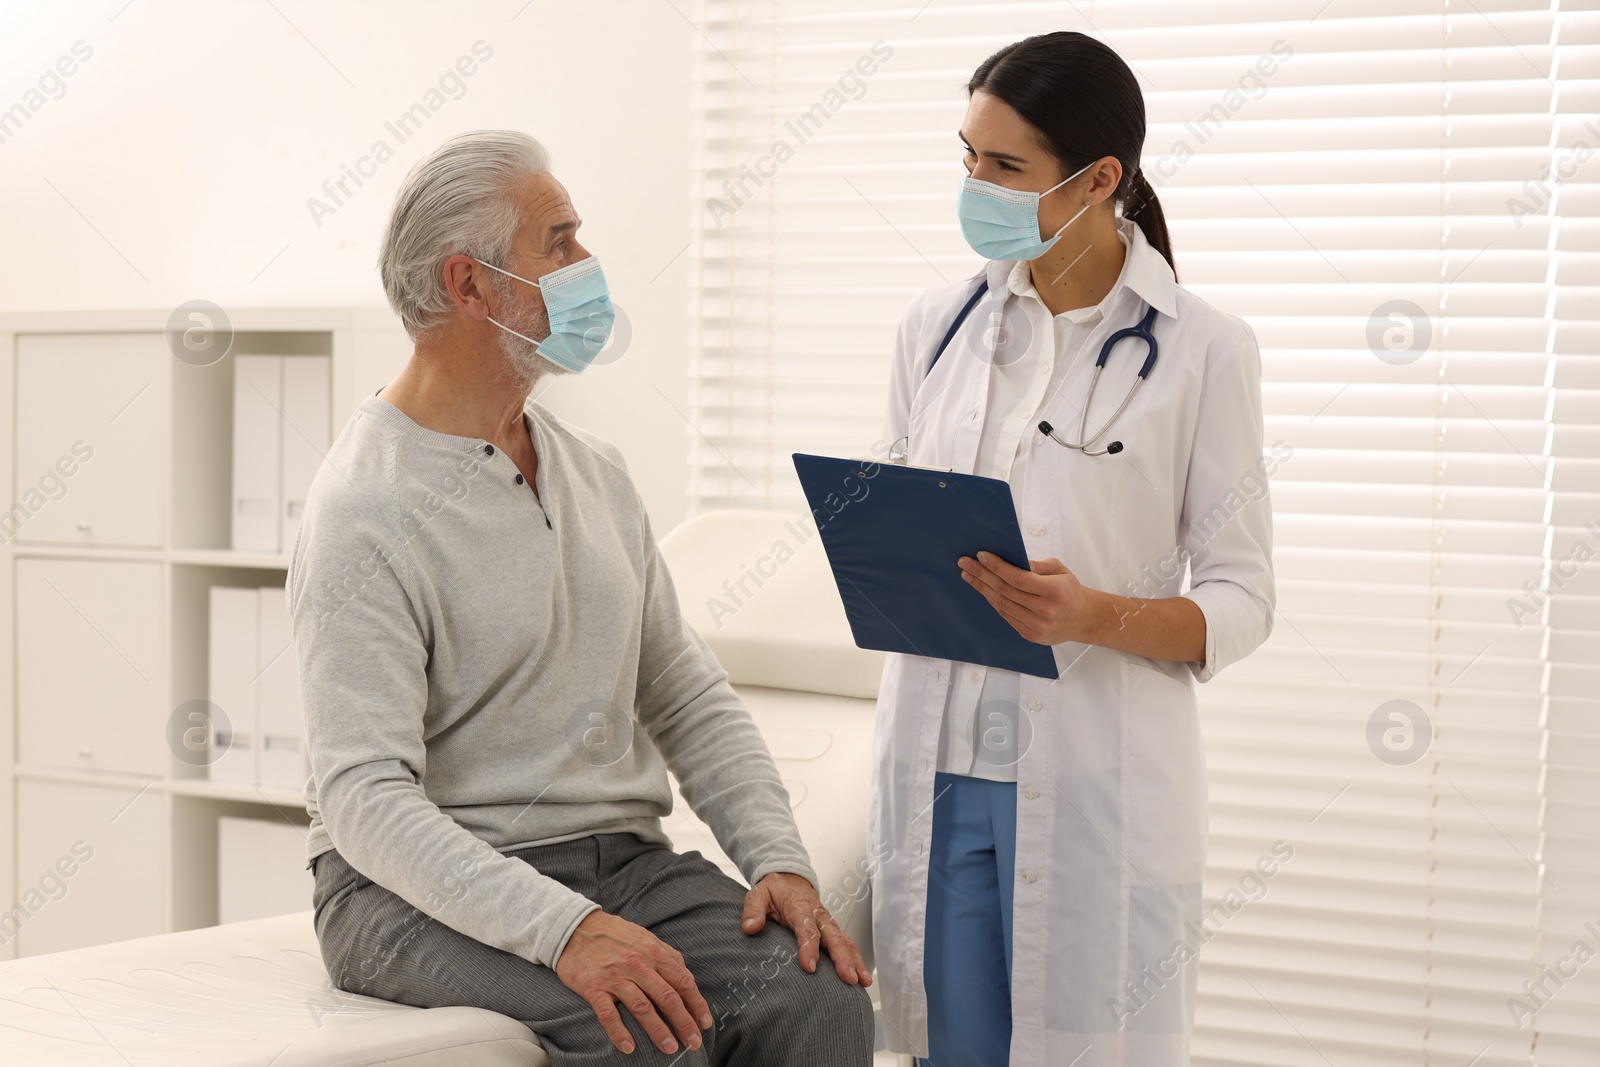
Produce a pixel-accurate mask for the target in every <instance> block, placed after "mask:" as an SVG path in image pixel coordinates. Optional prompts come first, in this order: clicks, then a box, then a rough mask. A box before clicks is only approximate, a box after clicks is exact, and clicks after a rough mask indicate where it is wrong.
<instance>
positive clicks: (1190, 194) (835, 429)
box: [690, 0, 1600, 1067]
mask: <svg viewBox="0 0 1600 1067" xmlns="http://www.w3.org/2000/svg"><path fill="white" fill-rule="evenodd" d="M1597 7H1600V4H1597V2H1596V0H1578V2H1574V0H1449V2H1445V0H1381V2H1380V0H1333V2H1332V3H1328V2H1327V0H1307V2H1299V0H1240V2H1228V0H1217V2H1213V3H1206V4H1198V3H1193V2H1190V0H1166V2H1158V0H1123V2H1100V3H1088V2H1079V3H1076V4H1065V3H970V2H969V3H956V2H953V0H934V2H932V3H928V4H924V3H923V2H922V0H911V2H909V3H907V4H904V5H900V6H890V5H888V4H884V3H881V2H880V3H864V2H861V0H857V2H855V3H850V2H848V0H703V2H702V4H701V5H700V8H699V11H698V19H697V22H698V25H699V27H700V29H701V31H702V32H703V34H704V39H705V42H706V43H705V47H704V49H703V54H702V61H701V73H700V78H699V87H698V99H697V103H696V108H697V117H698V120H699V131H700V133H699V136H700V144H699V152H700V155H699V182H700V188H699V190H698V194H697V195H698V199H697V202H696V204H695V213H696V214H695V218H696V221H697V225H698V228H699V234H698V238H697V241H696V246H695V270H696V272H697V273H696V290H695V291H696V307H695V309H694V329H695V331H696V347H695V352H696V358H697V364H696V369H695V374H696V377H695V381H694V383H693V389H694V395H693V401H694V404H693V410H692V413H691V415H692V421H693V428H692V431H691V432H692V435H693V436H692V437H691V440H690V447H691V456H692V472H693V473H692V483H691V486H690V489H691V494H692V498H693V506H694V507H696V508H712V507H723V506H757V507H773V508H781V509H793V510H796V511H798V510H800V508H801V507H802V502H801V497H800V495H799V492H798V488H797V486H796V485H795V483H794V478H793V473H792V468H791V466H790V462H789V458H788V457H789V453H790V452H792V451H795V450H805V451H813V452H828V453H835V454H851V453H860V452H862V451H864V450H866V449H867V448H869V447H871V445H872V443H873V441H874V439H875V437H876V436H877V433H878V429H879V425H880V423H881V420H882V415H883V404H884V400H885V396H886V381H887V375H888V358H889V353H890V352H891V350H892V345H893V338H894V328H895V325H896V323H897V322H898V319H899V315H900V313H901V311H902V310H903V309H904V307H905V305H906V303H907V302H908V301H909V299H910V298H911V297H912V295H913V294H914V293H915V292H916V291H917V290H919V289H921V288H923V287H925V286H927V285H930V284H936V283H938V282H939V281H941V280H946V279H955V278H959V277H964V276H969V275H971V274H972V273H973V272H974V271H975V270H976V269H977V268H978V266H979V260H978V259H977V258H976V257H975V256H974V255H973V254H972V253H971V252H970V250H968V249H967V248H966V246H965V244H964V242H963V241H962V239H961V237H960V233H959V230H958V229H957V227H956V224H955V219H954V192H955V187H956V184H957V182H958V179H959V176H960V175H961V174H962V170H961V166H960V157H959V151H958V147H957V146H958V141H957V139H956V137H955V132H954V131H955V130H956V128H957V126H958V125H959V123H960V120H961V115H962V113H963V111H964V106H965V99H964V93H963V92H962V91H961V86H962V85H963V84H964V83H965V80H966V78H967V77H968V76H970V74H971V72H972V70H973V68H974V67H975V66H976V65H977V63H978V62H980V61H981V60H982V59H983V58H984V57H985V56H987V55H988V54H989V53H990V52H992V51H993V50H994V49H996V48H998V47H1000V46H1001V45H1003V44H1005V43H1007V42H1009V41H1012V40H1016V39H1017V38H1019V37H1022V36H1026V35H1028V34H1032V33H1040V32H1046V31H1049V30H1056V29H1076V30H1082V31H1084V32H1088V33H1092V34H1095V35H1097V36H1100V37H1102V38H1103V39H1105V40H1106V41H1107V42H1108V43H1110V44H1111V45H1112V46H1113V47H1115V48H1116V49H1117V50H1118V51H1119V52H1120V53H1121V54H1122V55H1123V56H1124V57H1125V58H1126V59H1127V60H1128V61H1129V63H1130V65H1131V66H1132V67H1133V68H1134V70H1135V72H1136V74H1137V75H1138V76H1139V79H1140V82H1141V84H1142V85H1143V87H1144V91H1145V96H1146V103H1147V107H1148V110H1149V117H1150V129H1149V136H1148V138H1147V141H1146V154H1145V158H1144V168H1145V170H1146V172H1147V173H1149V174H1150V175H1152V178H1153V180H1154V181H1155V182H1156V183H1157V184H1158V186H1159V191H1160V196H1161V200H1162V203H1163V206H1164V207H1165V209H1166V212H1167V216H1168V220H1169V225H1170V226H1171V229H1172V234H1173V244H1174V248H1175V250H1176V253H1175V254H1176V256H1177V259H1178V267H1179V272H1180V279H1181V280H1182V281H1183V282H1184V284H1186V285H1187V286H1188V287H1190V288H1191V289H1193V290H1194V291H1196V292H1197V293H1199V294H1200V295H1201V296H1203V297H1205V298H1206V299H1208V300H1210V301H1212V302H1214V303H1216V304H1218V305H1219V306H1221V307H1223V308H1224V309H1226V310H1229V311H1232V312H1234V313H1236V314H1240V315H1243V316H1244V317H1246V318H1247V319H1248V320H1249V321H1250V322H1251V324H1252V325H1253V326H1254V328H1255V330H1256V333H1257V335H1258V337H1259V338H1260V340H1261V344H1262V348H1263V362H1264V382H1263V393H1264V398H1265V403H1266V412H1267V441H1268V443H1269V444H1271V443H1273V442H1276V441H1282V442H1284V444H1285V445H1286V446H1287V447H1288V448H1289V449H1291V450H1292V452H1291V454H1290V455H1289V456H1288V458H1286V459H1283V460H1281V461H1279V464H1278V473H1277V476H1276V477H1275V479H1274V481H1273V492H1274V502H1275V509H1276V542H1277V552H1276V565H1277V570H1278V576H1279V607H1280V615H1279V617H1278V620H1277V627H1276V630H1275V632H1274V635H1273V637H1272V639H1271V640H1270V641H1269V642H1268V643H1267V644H1266V645H1265V646H1264V647H1263V648H1262V649H1261V650H1260V651H1259V652H1258V653H1257V654H1256V655H1255V656H1253V657H1252V658H1250V659H1249V660H1247V661H1246V662H1244V663H1242V664H1239V665H1237V666H1235V667H1233V668H1230V669H1229V670H1228V671H1227V672H1225V673H1224V674H1223V675H1222V676H1220V677H1219V678H1218V679H1217V680H1216V681H1214V682H1213V683H1211V684H1210V685H1208V686H1206V687H1205V688H1204V689H1203V690H1202V705H1203V709H1204V714H1205V718H1206V733H1207V745H1208V751H1207V759H1208V762H1209V765H1210V768H1211V782H1212V788H1211V797H1212V803H1211V824H1212V844H1211V863H1210V869H1209V871H1208V876H1207V879H1208V880H1207V904H1208V905H1210V904H1212V903H1215V902H1217V901H1219V900H1224V899H1227V897H1226V894H1227V891H1228V890H1229V889H1230V888H1232V889H1237V888H1238V887H1240V885H1241V878H1246V882H1245V883H1244V884H1245V886H1246V888H1247V889H1249V890H1251V892H1247V893H1245V894H1244V899H1245V901H1246V903H1245V904H1244V905H1243V906H1242V907H1240V908H1239V909H1238V910H1237V911H1236V912H1229V913H1227V914H1228V917H1227V919H1226V922H1225V923H1224V924H1222V926H1221V930H1220V933H1218V934H1216V936H1215V937H1213V938H1212V939H1211V940H1210V941H1209V943H1208V944H1207V945H1206V947H1205V950H1204V953H1203V956H1202V959H1203V963H1202V971H1201V1003H1200V1008H1199V1017H1198V1020H1197V1025H1196V1037H1195V1059H1194V1062H1195V1063H1196V1064H1208V1065H1218V1067H1220V1065H1223V1064H1229V1065H1233V1064H1282V1065H1285V1067H1298V1065H1302V1064H1305V1065H1313V1064H1315V1065H1322V1064H1330V1063H1331V1064H1334V1065H1339V1067H1342V1065H1344V1064H1361V1065H1386V1064H1395V1065H1400V1064H1407V1065H1410V1064H1418V1063H1424V1064H1454V1065H1465V1064H1467V1063H1469V1062H1472V1063H1474V1064H1475V1065H1476V1067H1491V1065H1509V1064H1528V1063H1538V1064H1546V1065H1549V1067H1567V1065H1577V1064H1595V1063H1600V1021H1597V1020H1600V956H1597V958H1596V959H1595V960H1594V961H1593V962H1592V963H1590V964H1588V965H1587V967H1584V968H1580V969H1579V970H1578V972H1577V973H1576V974H1575V976H1573V977H1571V978H1568V979H1565V980H1563V982H1562V984H1561V985H1559V986H1558V985H1557V984H1556V983H1555V982H1554V981H1552V980H1550V979H1548V978H1544V977H1542V976H1543V974H1544V972H1541V971H1540V969H1539V968H1540V967H1541V965H1543V964H1549V965H1550V966H1551V967H1552V968H1558V972H1557V973H1558V976H1559V973H1560V970H1559V968H1560V967H1562V966H1564V967H1565V969H1566V970H1571V969H1572V966H1573V963H1572V961H1571V960H1568V962H1567V963H1566V964H1562V961H1563V960H1564V959H1568V957H1570V956H1571V955H1572V950H1573V945H1574V942H1576V941H1578V940H1580V939H1585V940H1586V941H1587V943H1588V945H1589V946H1590V947H1591V948H1592V949H1593V950H1594V951H1595V952H1596V953H1600V857H1597V852H1600V849H1597V845H1600V830H1597V826H1600V820H1597V816H1600V727H1597V726H1596V716H1595V713H1596V711H1600V700H1597V693H1600V666H1597V660H1600V649H1597V638H1600V561H1597V562H1594V563H1592V564H1586V565H1585V564H1581V563H1579V564H1578V565H1577V568H1576V570H1575V572H1574V576H1572V577H1570V578H1563V575H1565V574H1566V572H1567V571H1568V570H1569V569H1572V566H1573V564H1572V562H1571V559H1570V557H1571V556H1572V555H1574V550H1573V546H1574V545H1575V544H1577V543H1579V541H1580V540H1581V539H1583V538H1585V537H1587V538H1588V542H1587V543H1588V544H1589V545H1591V546H1592V547H1593V549H1594V550H1595V552H1596V553H1600V428H1597V423H1600V369H1597V365H1600V359H1597V357H1596V355H1595V353H1596V352H1597V351H1600V299H1597V298H1600V178H1597V173H1600V170H1597V168H1600V163H1597V162H1594V161H1592V156H1593V155H1594V154H1595V153H1594V150H1595V149H1597V148H1600V118H1597V117H1596V113H1597V111H1600V10H1597ZM1091 20H1092V21H1091ZM878 41H882V42H883V45H880V46H879V47H878V49H877V51H876V52H874V50H873V46H874V42H878ZM885 49H888V50H889V51H890V54H889V55H888V57H887V58H882V56H883V53H884V51H885ZM864 56H865V57H872V58H873V59H876V60H877V62H875V63H874V62H870V61H869V62H866V63H865V64H864V65H863V66H862V67H860V68H857V67H856V66H855V64H856V63H857V61H858V60H859V59H861V57H864ZM847 69H854V70H857V71H858V74H857V76H856V77H855V78H854V79H849V80H848V84H846V85H845V86H844V89H847V90H849V91H842V90H841V80H840V79H841V75H842V73H843V72H845V71H846V70H847ZM869 69H870V70H871V71H872V73H871V74H870V75H869V74H865V73H860V71H865V70H869ZM830 89H833V90H838V91H836V92H835V93H834V94H833V95H832V96H830V93H829V91H830ZM817 107H820V108H821V113H820V116H819V113H818V111H817V110H816V108H817ZM807 112H810V113H811V114H812V115H813V116H814V118H815V121H814V123H813V124H811V125H808V126H806V127H805V128H804V129H802V130H800V132H801V133H805V134H807V136H805V137H801V136H799V135H797V133H796V130H797V129H799V128H798V127H797V126H796V125H795V123H796V122H797V120H798V118H799V117H800V116H801V115H803V114H806V113H807ZM780 146H786V147H787V149H788V151H784V150H782V148H780ZM752 174H753V175H756V176H758V177H759V178H760V179H761V180H760V182H759V183H758V182H757V181H756V180H755V177H747V175H752ZM725 183H727V184H725ZM1591 521H1592V522H1593V523H1594V527H1595V529H1594V530H1592V531H1590V530H1588V529H1587V528H1586V527H1585V526H1584V523H1585V522H1591ZM1066 562H1067V563H1068V564H1069V565H1070V563H1071V561H1070V560H1068V561H1066ZM1524 583H1528V584H1527V586H1526V588H1525V586H1524ZM1558 583H1559V584H1558ZM1530 590H1531V591H1530ZM1517 599H1520V600H1521V601H1522V602H1523V607H1522V608H1517V607H1514V606H1513V604H1512V603H1511V602H1512V601H1514V600H1517ZM1278 841H1283V842H1285V843H1286V844H1287V846H1288V847H1291V848H1292V849H1293V850H1294V856H1293V859H1291V860H1289V861H1287V862H1284V863H1281V864H1280V865H1279V867H1278V869H1277V873H1275V874H1274V876H1273V877H1272V878H1271V879H1269V880H1264V881H1262V882H1261V883H1260V884H1261V886H1262V889H1261V890H1260V892H1255V891H1254V887H1255V886H1256V884H1257V883H1256V882H1255V881H1253V880H1249V879H1248V878H1247V876H1246V875H1245V872H1246V870H1247V869H1248V868H1249V867H1250V865H1252V864H1253V863H1255V861H1256V860H1257V859H1258V858H1260V857H1262V856H1266V855H1268V854H1269V853H1270V850H1271V849H1272V846H1273V844H1274V843H1275V842H1278ZM1257 897H1259V899H1256V898H1257ZM1233 899H1240V898H1239V897H1237V896H1236V897H1234V898H1233ZM1588 922H1593V923H1594V927H1595V929H1594V931H1593V932H1590V931H1588V930H1587V929H1586V928H1585V926H1584V924H1585V923H1588ZM1524 981H1529V982H1535V983H1537V982H1540V981H1542V982H1543V984H1544V989H1545V990H1547V991H1548V995H1546V993H1545V992H1541V991H1540V989H1539V988H1538V987H1537V986H1535V987H1534V988H1533V991H1534V993H1537V994H1538V997H1539V1000H1538V1003H1537V1004H1535V1003H1534V1002H1533V1001H1531V1000H1529V999H1528V997H1529V995H1530V994H1529V993H1528V991H1526V990H1524V989H1523V982H1524ZM1514 997H1515V998H1519V999H1520V1000H1521V1001H1522V1002H1523V1004H1524V1005H1525V1006H1526V1010H1523V1009H1519V1008H1517V1007H1516V1005H1515V1004H1513V1003H1512V998H1514ZM1474 1057H1476V1059H1475V1060H1474Z"/></svg>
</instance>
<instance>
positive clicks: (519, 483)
mask: <svg viewBox="0 0 1600 1067" xmlns="http://www.w3.org/2000/svg"><path fill="white" fill-rule="evenodd" d="M517 484H518V485H521V484H522V475H520V474H519V475H517Z"/></svg>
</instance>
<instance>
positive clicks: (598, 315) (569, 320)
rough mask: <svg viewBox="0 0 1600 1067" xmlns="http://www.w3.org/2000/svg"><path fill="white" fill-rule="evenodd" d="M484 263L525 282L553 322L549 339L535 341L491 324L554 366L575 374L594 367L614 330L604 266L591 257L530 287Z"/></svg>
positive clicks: (552, 272)
mask: <svg viewBox="0 0 1600 1067" xmlns="http://www.w3.org/2000/svg"><path fill="white" fill-rule="evenodd" d="M474 259H475V261H476V262H478V263H483V265H484V266H485V267H488V268H489V269H490V270H497V271H499V272H500V273H501V274H504V275H505V276H506V277H508V278H516V279H517V281H519V282H527V284H529V285H531V286H533V287H534V288H535V289H537V290H539V292H540V293H541V294H542V295H543V296H544V310H545V314H546V315H547V316H548V317H549V319H550V336H549V337H546V338H545V339H544V340H543V341H536V340H534V339H533V338H532V337H529V336H527V335H526V334H520V333H517V331H516V330H513V329H512V328H511V327H509V326H507V325H506V324H505V323H503V322H498V321H496V320H495V318H494V316H492V315H491V316H490V317H489V321H490V322H493V323H494V324H495V325H496V326H498V327H500V328H501V329H502V330H504V331H505V332H506V333H509V334H511V335H512V336H513V337H521V338H522V339H523V340H524V341H527V342H528V343H529V344H531V345H534V346H535V347H537V349H538V351H539V354H540V355H541V356H544V357H545V358H546V359H548V360H550V361H551V362H553V363H555V364H557V365H559V366H562V367H565V368H566V369H567V370H569V371H571V372H572V373H574V374H577V373H578V372H580V371H582V370H583V369H584V368H585V367H587V366H588V365H589V364H591V363H593V362H594V357H596V356H598V355H599V354H600V350H601V349H602V348H604V347H605V346H606V342H607V341H608V340H610V339H611V324H612V323H613V322H614V321H615V320H616V317H617V312H616V309H615V308H613V307H612V306H611V292H610V290H609V289H608V288H607V286H606V275H605V272H604V271H602V270H601V269H600V261H599V260H598V259H596V258H594V257H593V256H590V257H589V258H587V259H580V260H578V262H576V263H572V264H568V265H567V266H565V267H562V268H561V269H560V270H556V271H551V272H550V273H549V274H546V275H545V276H544V277H542V278H540V279H539V280H538V281H536V282H533V281H528V279H527V278H524V277H522V276H521V275H517V274H512V273H511V272H510V271H508V270H505V269H504V268H501V267H497V266H495V265H494V264H493V263H484V262H483V260H481V259H476V257H474Z"/></svg>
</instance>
